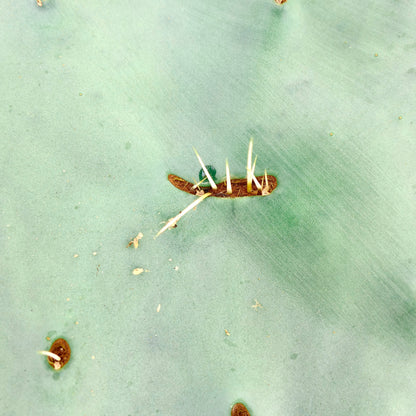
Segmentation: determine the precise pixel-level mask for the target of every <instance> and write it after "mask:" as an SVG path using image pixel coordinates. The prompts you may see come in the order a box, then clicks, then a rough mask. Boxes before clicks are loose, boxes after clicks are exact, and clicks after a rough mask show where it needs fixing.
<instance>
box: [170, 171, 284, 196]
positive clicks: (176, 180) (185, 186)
mask: <svg viewBox="0 0 416 416" xmlns="http://www.w3.org/2000/svg"><path fill="white" fill-rule="evenodd" d="M256 178H257V180H258V182H259V183H260V184H262V183H263V192H262V191H261V190H259V189H257V188H256V186H255V185H254V184H253V191H252V192H248V191H247V179H246V178H243V179H231V187H232V193H231V194H227V184H226V182H225V181H224V182H221V183H217V184H216V185H217V189H213V188H211V187H210V186H207V187H205V186H204V187H201V188H199V189H198V187H196V188H194V184H193V183H191V182H188V181H186V180H185V179H182V178H180V177H179V176H176V175H172V174H171V175H169V176H168V180H169V182H170V183H171V184H172V185H173V186H174V187H175V188H178V189H180V190H181V191H184V192H187V193H188V194H191V195H199V194H198V192H200V189H202V190H203V192H204V193H205V192H210V193H211V196H215V197H217V198H240V197H244V196H264V195H268V194H270V193H272V192H273V191H274V190H275V189H276V187H277V179H276V177H274V176H273V175H267V182H268V189H265V186H266V178H265V177H264V176H257V177H256Z"/></svg>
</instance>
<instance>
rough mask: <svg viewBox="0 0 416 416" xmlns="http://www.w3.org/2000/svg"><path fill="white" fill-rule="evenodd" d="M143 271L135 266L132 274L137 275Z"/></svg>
mask: <svg viewBox="0 0 416 416" xmlns="http://www.w3.org/2000/svg"><path fill="white" fill-rule="evenodd" d="M143 272H144V269H142V268H141V267H137V268H136V269H134V270H133V272H132V273H133V274H134V275H135V276H138V275H139V274H142V273H143Z"/></svg>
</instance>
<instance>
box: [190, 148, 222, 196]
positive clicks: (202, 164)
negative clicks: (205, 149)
mask: <svg viewBox="0 0 416 416" xmlns="http://www.w3.org/2000/svg"><path fill="white" fill-rule="evenodd" d="M193 149H194V152H195V154H196V157H197V158H198V161H199V164H200V165H201V167H202V169H203V171H204V173H205V176H206V177H207V178H208V180H209V184H210V185H211V188H212V189H217V185H216V184H215V182H214V180H213V179H212V176H211V175H210V174H209V172H208V169H207V167H206V166H205V164H204V162H203V161H202V159H201V157H200V156H199V154H198V152H197V151H196V149H195V147H194V148H193Z"/></svg>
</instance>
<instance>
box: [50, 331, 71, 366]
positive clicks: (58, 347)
mask: <svg viewBox="0 0 416 416" xmlns="http://www.w3.org/2000/svg"><path fill="white" fill-rule="evenodd" d="M49 351H50V352H52V353H54V354H56V355H57V356H58V357H60V359H61V360H60V361H57V360H55V359H54V358H52V357H48V363H49V365H50V366H51V367H53V369H54V370H60V369H61V368H62V367H63V366H64V365H66V364H67V363H68V361H69V359H70V358H71V348H70V346H69V344H68V343H67V342H66V341H65V340H64V339H63V338H58V339H57V340H56V341H55V342H54V343H53V344H52V346H51V348H50V350H49Z"/></svg>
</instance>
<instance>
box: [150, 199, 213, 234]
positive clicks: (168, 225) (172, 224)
mask: <svg viewBox="0 0 416 416" xmlns="http://www.w3.org/2000/svg"><path fill="white" fill-rule="evenodd" d="M210 195H211V193H210V192H207V193H206V194H204V195H202V196H200V197H199V198H198V199H197V200H195V201H194V202H192V203H191V204H189V205H188V206H187V207H186V208H185V209H184V210H183V211H181V212H180V213H179V214H178V215H177V216H176V217H173V218H171V219H170V220H169V221H168V222H167V223H166V224H165V226H164V227H163V228H162V229H161V230H160V231H159V232H158V233H157V234H156V237H155V238H157V237H159V236H160V234H162V233H164V232H165V231H166V230H167V229H168V228H171V227H175V225H176V223H177V222H178V221H179V220H180V219H181V218H182V217H183V216H184V215H185V214H186V213H187V212H189V211H190V210H191V209H192V208H194V207H196V206H197V205H198V204H199V203H201V202H202V201H203V200H204V199H205V198H206V197H208V196H210Z"/></svg>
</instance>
